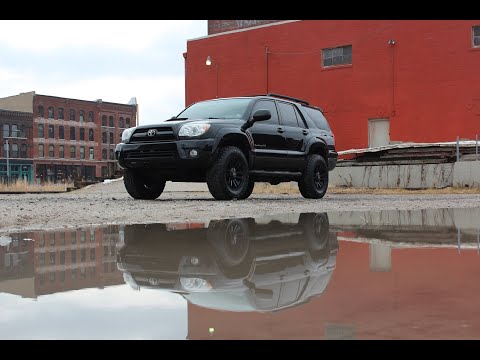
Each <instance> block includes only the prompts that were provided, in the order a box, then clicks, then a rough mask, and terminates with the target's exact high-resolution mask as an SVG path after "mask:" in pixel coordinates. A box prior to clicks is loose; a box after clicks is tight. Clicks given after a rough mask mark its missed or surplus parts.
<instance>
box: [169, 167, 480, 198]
mask: <svg viewBox="0 0 480 360" xmlns="http://www.w3.org/2000/svg"><path fill="white" fill-rule="evenodd" d="M329 176H330V180H329V181H330V186H346V187H365V188H401V189H402V188H403V189H429V188H445V187H449V186H456V187H480V161H459V162H456V163H448V164H418V165H381V166H370V165H367V166H338V167H336V168H335V169H334V170H333V171H330V173H329ZM290 187H291V188H292V189H297V184H296V182H291V183H290ZM165 191H202V192H203V191H206V192H208V187H207V184H205V183H183V182H178V183H174V182H171V181H167V185H166V187H165Z"/></svg>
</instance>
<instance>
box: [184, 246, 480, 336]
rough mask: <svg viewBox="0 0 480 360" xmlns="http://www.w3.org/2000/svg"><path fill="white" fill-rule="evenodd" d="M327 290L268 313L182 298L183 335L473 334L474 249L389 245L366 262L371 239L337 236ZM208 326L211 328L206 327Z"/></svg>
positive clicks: (477, 314) (477, 313)
mask: <svg viewBox="0 0 480 360" xmlns="http://www.w3.org/2000/svg"><path fill="white" fill-rule="evenodd" d="M339 246H340V250H339V252H338V257H337V263H336V268H335V271H334V272H333V276H332V278H331V279H330V282H329V284H328V286H327V289H326V290H325V292H324V293H323V294H322V295H320V296H318V297H315V298H313V299H312V300H311V301H309V302H308V303H306V304H303V305H300V306H297V307H294V308H291V309H287V310H284V311H278V312H273V313H259V312H248V313H247V312H228V311H219V310H213V309H208V308H202V307H199V306H196V305H193V304H191V303H189V304H188V329H189V330H188V338H189V339H478V338H479V337H480V310H479V309H478V306H477V302H476V301H475V300H476V299H478V298H479V296H480V285H479V283H478V281H477V278H478V276H477V274H478V273H479V271H480V261H479V260H480V256H479V254H478V252H477V250H476V249H465V250H462V251H458V250H457V249H456V248H435V249H432V248H421V247H420V248H396V249H395V248H394V249H392V251H391V269H389V270H387V271H378V270H376V269H372V264H371V261H372V260H371V258H372V244H368V243H361V242H356V241H341V242H340V244H339ZM210 328H213V329H214V333H213V334H210V333H209V329H210Z"/></svg>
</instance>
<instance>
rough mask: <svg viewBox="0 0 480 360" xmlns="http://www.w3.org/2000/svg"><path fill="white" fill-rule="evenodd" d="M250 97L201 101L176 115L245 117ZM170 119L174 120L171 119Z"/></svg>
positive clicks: (195, 117) (226, 117) (181, 116)
mask: <svg viewBox="0 0 480 360" xmlns="http://www.w3.org/2000/svg"><path fill="white" fill-rule="evenodd" d="M250 101H252V99H248V98H235V99H219V100H209V101H202V102H198V103H195V104H193V105H192V106H190V107H188V108H186V109H185V110H183V111H182V112H181V113H180V114H178V115H177V118H182V119H245V118H246V111H247V107H248V104H249V103H250ZM172 120H175V118H174V119H172Z"/></svg>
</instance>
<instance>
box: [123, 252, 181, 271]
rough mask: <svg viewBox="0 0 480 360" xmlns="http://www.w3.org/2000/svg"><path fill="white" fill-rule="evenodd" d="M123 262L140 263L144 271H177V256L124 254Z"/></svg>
mask: <svg viewBox="0 0 480 360" xmlns="http://www.w3.org/2000/svg"><path fill="white" fill-rule="evenodd" d="M124 262H125V263H127V264H136V265H140V266H141V267H142V269H144V270H145V271H166V272H176V271H178V264H179V262H180V260H179V258H178V257H175V256H173V257H166V258H157V257H152V256H142V255H131V254H125V260H124Z"/></svg>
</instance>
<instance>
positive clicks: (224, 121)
mask: <svg viewBox="0 0 480 360" xmlns="http://www.w3.org/2000/svg"><path fill="white" fill-rule="evenodd" d="M245 121H246V120H245V119H187V120H175V121H174V120H170V121H162V122H159V123H156V124H148V125H139V126H137V127H136V128H137V129H150V128H152V127H164V126H170V127H174V128H179V127H180V126H182V125H184V124H188V123H191V122H208V123H210V124H240V125H242V124H244V123H245Z"/></svg>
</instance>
